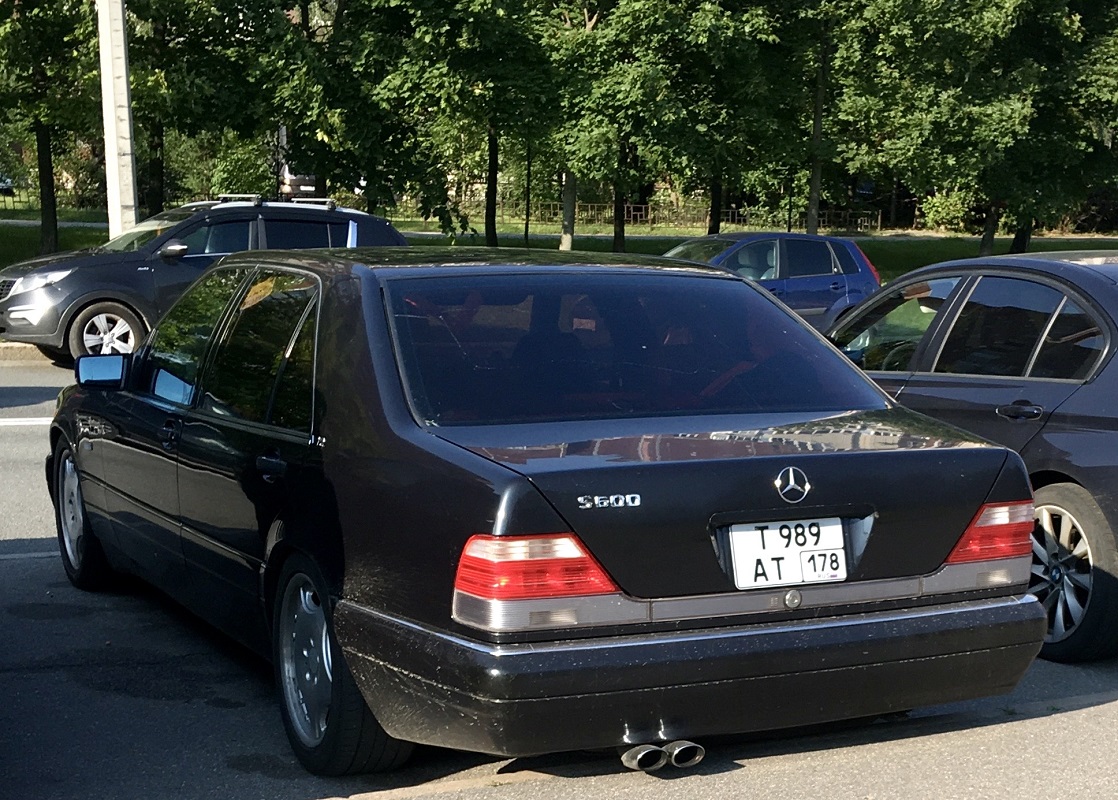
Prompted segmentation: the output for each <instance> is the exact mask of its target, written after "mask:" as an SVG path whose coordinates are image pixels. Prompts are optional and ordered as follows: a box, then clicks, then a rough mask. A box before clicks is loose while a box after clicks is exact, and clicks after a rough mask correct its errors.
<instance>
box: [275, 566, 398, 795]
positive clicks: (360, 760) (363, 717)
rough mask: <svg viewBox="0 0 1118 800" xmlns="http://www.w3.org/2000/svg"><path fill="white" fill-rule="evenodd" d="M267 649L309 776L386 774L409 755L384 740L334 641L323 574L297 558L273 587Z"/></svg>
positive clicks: (290, 737) (283, 707)
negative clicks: (271, 658)
mask: <svg viewBox="0 0 1118 800" xmlns="http://www.w3.org/2000/svg"><path fill="white" fill-rule="evenodd" d="M272 651H273V652H272V655H273V660H272V663H273V664H274V666H275V674H276V688H277V694H278V699H279V705H280V714H281V716H282V718H283V727H284V729H285V730H286V731H287V738H288V740H289V741H290V742H291V749H292V750H294V751H295V756H296V757H297V758H298V759H299V761H300V762H301V763H302V764H303V766H304V767H306V768H307V770H309V771H310V772H313V773H314V774H316V775H331V776H337V775H353V774H358V773H363V772H383V771H386V770H390V769H395V768H396V767H398V766H400V765H401V764H403V763H404V762H405V761H406V760H407V758H408V756H410V755H411V752H412V748H413V745H412V744H411V743H410V742H403V741H400V740H399V739H395V738H393V737H391V736H389V735H388V733H386V732H385V730H384V728H382V727H381V726H380V723H379V722H377V720H376V718H375V717H374V716H373V714H372V712H371V711H370V710H369V707H368V706H367V705H366V704H365V698H364V697H362V696H361V691H360V690H359V689H358V688H357V683H356V682H355V681H354V679H353V675H352V674H351V673H350V671H349V668H348V667H347V666H346V662H345V658H344V656H343V655H342V652H341V648H340V647H338V644H337V641H336V640H335V639H334V633H333V608H332V607H331V606H330V603H329V595H328V593H327V591H326V584H325V581H324V580H323V579H322V574H321V572H320V571H319V569H318V567H317V566H316V565H315V564H314V562H313V561H311V560H310V559H308V558H305V557H303V556H301V555H292V556H290V557H289V558H288V559H287V560H286V561H285V562H284V564H283V568H282V569H281V571H280V577H279V580H278V581H277V582H276V594H275V597H274V602H273V605H272Z"/></svg>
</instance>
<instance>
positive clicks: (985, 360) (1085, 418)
mask: <svg viewBox="0 0 1118 800" xmlns="http://www.w3.org/2000/svg"><path fill="white" fill-rule="evenodd" d="M1116 314H1118V252H1110V251H1107V252H1070V253H1039V254H1036V255H1032V256H1019V257H997V258H987V259H970V260H965V261H952V262H947V263H944V264H938V265H934V266H930V267H925V268H923V269H920V270H916V271H915V272H912V273H910V274H908V275H906V276H905V277H904V278H903V279H901V280H898V281H895V282H893V283H891V284H889V286H888V287H887V288H886V289H884V290H882V292H881V293H880V294H879V295H877V296H876V297H875V298H873V299H872V300H870V301H869V302H867V303H865V304H864V305H862V306H860V307H859V308H858V309H857V310H856V311H854V312H852V313H851V315H850V316H849V317H848V318H847V319H846V320H844V321H843V322H842V323H840V324H839V325H838V326H837V328H835V329H834V330H832V331H831V332H830V334H829V335H830V336H831V338H832V339H833V340H834V341H835V342H836V343H837V344H838V346H839V347H841V348H842V349H843V351H844V352H845V353H846V354H847V355H848V356H850V358H852V359H853V360H854V362H855V363H856V364H858V365H860V366H861V367H862V368H863V369H865V370H867V371H868V373H869V374H870V376H871V377H872V378H873V379H874V380H875V381H877V383H878V385H880V386H881V387H882V388H884V389H885V390H886V391H887V392H889V394H890V395H892V396H893V397H894V398H896V399H897V400H898V401H899V402H901V403H903V404H904V405H906V406H908V407H909V408H913V409H916V410H917V411H922V412H924V413H925V414H930V415H932V416H935V417H938V418H940V419H942V420H945V421H947V422H950V423H952V424H953V425H958V426H959V427H960V428H963V429H965V430H969V431H972V432H974V433H975V434H978V435H980V436H984V437H986V438H988V439H990V440H991V441H995V442H998V443H1000V444H1003V445H1005V446H1007V447H1012V448H1013V449H1015V450H1017V451H1019V452H1020V453H1021V455H1022V457H1023V458H1024V459H1025V464H1026V466H1027V467H1028V469H1029V476H1030V479H1031V480H1032V484H1033V487H1034V489H1035V490H1036V509H1037V527H1036V532H1035V538H1034V544H1033V574H1032V579H1031V581H1030V586H1029V588H1030V591H1032V592H1033V593H1034V594H1035V595H1036V596H1037V597H1039V598H1040V599H1041V600H1042V601H1043V603H1044V605H1045V607H1046V609H1047V611H1048V635H1047V638H1046V640H1045V645H1044V650H1043V651H1042V655H1043V656H1045V657H1046V658H1050V659H1053V660H1057V661H1086V660H1091V659H1097V658H1105V657H1108V656H1112V655H1115V654H1116V653H1118V577H1116V576H1118V539H1116V532H1118V499H1116V497H1118V496H1116V495H1115V493H1114V486H1115V485H1118V410H1116V407H1115V404H1114V398H1115V397H1116V396H1118V368H1116V367H1115V366H1114V359H1113V356H1114V350H1115V342H1116V333H1118V328H1116V325H1115V322H1116Z"/></svg>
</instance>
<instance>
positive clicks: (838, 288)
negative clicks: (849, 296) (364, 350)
mask: <svg viewBox="0 0 1118 800" xmlns="http://www.w3.org/2000/svg"><path fill="white" fill-rule="evenodd" d="M843 288H844V287H843V285H842V284H841V283H839V282H838V281H835V282H834V283H832V284H831V291H832V292H841V291H842V290H843Z"/></svg>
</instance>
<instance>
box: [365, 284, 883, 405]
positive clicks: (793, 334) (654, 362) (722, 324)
mask: <svg viewBox="0 0 1118 800" xmlns="http://www.w3.org/2000/svg"><path fill="white" fill-rule="evenodd" d="M387 289H388V291H387V302H388V303H389V309H390V313H391V317H392V327H393V331H394V336H395V338H396V345H397V351H398V354H399V358H400V361H401V365H402V368H403V369H402V372H403V374H404V376H405V383H406V386H407V389H408V392H409V395H410V397H411V400H412V404H413V407H414V408H415V410H416V412H417V414H418V415H419V416H420V418H421V419H422V420H423V421H425V422H426V423H427V424H431V425H463V424H484V423H502V422H536V421H551V420H572V419H586V418H598V419H601V418H617V417H639V416H667V415H676V414H724V413H757V412H764V413H771V412H790V411H796V412H803V411H808V412H834V411H845V410H852V409H871V408H882V407H884V405H885V403H884V401H883V399H882V397H881V395H880V394H879V393H878V392H877V391H876V390H875V389H874V388H873V386H872V384H870V383H869V382H868V381H867V380H866V379H865V378H864V377H863V376H862V375H861V374H860V373H859V372H858V371H857V370H856V369H854V368H853V367H852V366H851V365H850V364H849V363H848V362H847V361H846V360H845V359H843V358H842V357H840V356H838V355H837V354H836V353H834V352H833V351H832V350H830V349H828V348H827V347H825V346H823V345H822V344H821V343H820V342H819V341H818V339H816V338H815V336H814V335H813V334H812V333H811V332H809V331H808V330H806V329H805V328H804V327H803V325H802V323H800V322H799V321H798V320H796V319H794V318H793V317H791V316H790V315H788V314H787V313H786V312H784V311H783V310H781V309H779V308H777V307H776V306H775V305H774V304H773V303H772V302H770V301H769V300H768V299H767V298H766V297H764V296H763V295H762V294H761V290H759V289H757V288H756V287H754V286H751V285H749V284H746V283H739V282H736V281H727V280H722V279H709V278H707V279H704V278H695V277H682V276H668V275H649V274H646V273H642V274H625V275H618V274H610V275H605V274H603V275H594V274H589V273H586V272H582V273H578V274H549V275H539V274H533V275H523V274H522V275H507V276H494V275H471V276H465V277H449V276H446V277H432V278H415V279H411V278H409V279H395V280H390V281H388V282H387Z"/></svg>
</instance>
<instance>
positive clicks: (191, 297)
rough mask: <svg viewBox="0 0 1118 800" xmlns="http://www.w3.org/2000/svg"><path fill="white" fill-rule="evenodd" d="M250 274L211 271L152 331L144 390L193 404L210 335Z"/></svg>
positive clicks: (241, 270) (141, 387)
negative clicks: (195, 384) (192, 400)
mask: <svg viewBox="0 0 1118 800" xmlns="http://www.w3.org/2000/svg"><path fill="white" fill-rule="evenodd" d="M247 275H248V270H247V269H220V270H216V271H214V272H211V273H209V274H208V275H206V276H205V277H204V278H202V279H201V280H200V281H198V283H196V284H195V285H194V286H193V287H191V288H190V289H189V290H188V291H187V292H186V294H184V295H183V296H182V298H180V299H179V301H178V302H177V303H175V305H174V306H172V308H171V310H170V311H168V312H167V315H166V316H165V317H164V318H163V321H162V322H160V323H159V327H157V328H156V329H155V332H154V333H153V334H152V339H151V346H150V347H149V349H148V354H147V358H146V359H145V361H144V365H143V368H142V373H141V375H142V378H141V383H140V391H143V392H146V393H149V394H153V395H155V396H156V397H159V398H162V399H163V400H169V401H171V402H173V403H179V404H181V405H190V401H191V399H192V398H193V395H194V383H195V380H196V379H197V377H198V366H199V363H200V362H201V360H202V358H203V357H204V356H205V354H206V346H207V344H208V343H209V341H210V335H211V334H212V333H213V330H214V328H215V327H216V326H217V323H218V320H219V319H221V314H222V312H223V311H225V307H226V305H228V303H229V300H230V299H232V297H233V295H234V293H235V292H236V291H237V289H238V288H239V287H240V285H241V283H243V282H244V279H245V277H246V276H247Z"/></svg>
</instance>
